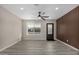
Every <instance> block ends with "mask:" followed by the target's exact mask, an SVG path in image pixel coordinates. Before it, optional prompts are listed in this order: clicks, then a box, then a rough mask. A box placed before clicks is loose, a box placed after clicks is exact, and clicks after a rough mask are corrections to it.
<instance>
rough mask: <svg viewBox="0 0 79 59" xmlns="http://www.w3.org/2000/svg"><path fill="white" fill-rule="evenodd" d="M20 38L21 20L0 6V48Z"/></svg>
mask: <svg viewBox="0 0 79 59" xmlns="http://www.w3.org/2000/svg"><path fill="white" fill-rule="evenodd" d="M19 40H21V20H20V19H19V18H18V17H17V16H15V15H13V14H12V13H10V12H9V11H7V10H6V9H5V8H3V7H0V50H3V49H5V48H7V47H9V46H11V45H13V44H14V43H15V42H17V41H19Z"/></svg>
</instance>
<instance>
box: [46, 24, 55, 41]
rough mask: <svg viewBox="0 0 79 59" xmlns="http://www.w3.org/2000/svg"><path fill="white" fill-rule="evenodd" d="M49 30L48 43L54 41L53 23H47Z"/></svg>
mask: <svg viewBox="0 0 79 59" xmlns="http://www.w3.org/2000/svg"><path fill="white" fill-rule="evenodd" d="M46 29H47V31H46V32H47V40H48V41H54V24H53V23H47V24H46Z"/></svg>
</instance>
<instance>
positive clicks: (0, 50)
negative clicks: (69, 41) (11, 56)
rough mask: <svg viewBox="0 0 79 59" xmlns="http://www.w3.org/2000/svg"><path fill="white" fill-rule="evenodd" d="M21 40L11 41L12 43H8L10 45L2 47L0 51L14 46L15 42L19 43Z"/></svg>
mask: <svg viewBox="0 0 79 59" xmlns="http://www.w3.org/2000/svg"><path fill="white" fill-rule="evenodd" d="M19 41H21V40H16V41H15V42H13V43H11V44H10V45H8V46H6V47H4V48H2V49H0V52H1V51H3V50H5V49H7V48H9V47H11V46H13V45H14V44H16V43H18V42H19Z"/></svg>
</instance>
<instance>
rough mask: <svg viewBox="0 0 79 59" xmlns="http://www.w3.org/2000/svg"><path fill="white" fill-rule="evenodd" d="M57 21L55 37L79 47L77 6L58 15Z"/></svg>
mask: <svg viewBox="0 0 79 59" xmlns="http://www.w3.org/2000/svg"><path fill="white" fill-rule="evenodd" d="M56 23H57V39H59V40H61V41H63V42H65V43H67V44H69V45H71V46H74V47H76V48H78V49H79V6H78V7H76V8H75V9H73V10H72V11H70V12H69V13H67V14H65V15H64V16H62V17H60V18H59V19H57V21H56Z"/></svg>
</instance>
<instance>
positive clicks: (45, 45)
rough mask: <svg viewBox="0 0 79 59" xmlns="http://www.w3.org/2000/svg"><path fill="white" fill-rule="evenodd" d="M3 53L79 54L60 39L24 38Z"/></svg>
mask: <svg viewBox="0 0 79 59" xmlns="http://www.w3.org/2000/svg"><path fill="white" fill-rule="evenodd" d="M0 54H1V55H77V54H79V52H78V51H76V50H73V49H72V48H70V47H68V46H66V45H64V44H62V43H60V42H59V41H42V40H40V41H35V40H34V41H27V40H23V41H20V42H18V43H17V44H15V45H13V46H11V47H9V48H7V49H5V50H4V51H2V52H0Z"/></svg>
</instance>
